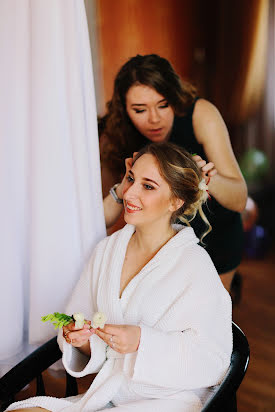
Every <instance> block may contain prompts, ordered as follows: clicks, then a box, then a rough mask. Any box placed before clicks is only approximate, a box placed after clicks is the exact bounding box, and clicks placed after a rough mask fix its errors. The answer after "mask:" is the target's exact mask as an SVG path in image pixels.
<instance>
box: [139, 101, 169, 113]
mask: <svg viewBox="0 0 275 412" xmlns="http://www.w3.org/2000/svg"><path fill="white" fill-rule="evenodd" d="M167 107H169V104H168V103H165V104H162V105H161V106H158V109H166V108H167ZM134 111H135V113H143V112H145V111H146V109H134Z"/></svg>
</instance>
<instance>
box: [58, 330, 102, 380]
mask: <svg viewBox="0 0 275 412" xmlns="http://www.w3.org/2000/svg"><path fill="white" fill-rule="evenodd" d="M89 341H90V348H91V357H89V358H88V357H87V356H86V355H84V354H83V353H82V352H81V351H80V350H79V349H78V348H74V347H73V346H72V345H70V344H69V343H67V342H66V341H65V340H64V342H63V356H62V362H63V365H64V368H65V369H66V371H67V372H68V373H69V374H70V375H71V376H74V377H76V378H81V377H82V376H86V375H89V374H91V373H96V372H98V371H99V370H100V369H101V368H102V366H103V364H104V362H105V361H106V347H107V345H106V343H105V342H104V341H103V340H102V339H100V338H99V337H98V336H97V335H96V334H93V335H92V336H91V337H90V339H89Z"/></svg>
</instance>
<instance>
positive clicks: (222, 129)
mask: <svg viewBox="0 0 275 412" xmlns="http://www.w3.org/2000/svg"><path fill="white" fill-rule="evenodd" d="M192 121H193V128H194V132H195V135H196V138H197V140H198V142H199V143H200V144H203V143H204V142H205V141H206V140H208V139H209V136H211V135H212V136H214V137H215V136H216V135H219V136H221V135H224V134H226V135H227V134H228V132H227V128H226V125H225V123H224V120H223V118H222V116H221V114H220V112H219V110H218V109H217V107H216V106H215V105H214V104H213V103H211V102H209V101H208V100H205V99H202V98H200V99H198V100H197V102H196V104H195V108H194V112H193V119H192Z"/></svg>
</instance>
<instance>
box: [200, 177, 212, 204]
mask: <svg viewBox="0 0 275 412" xmlns="http://www.w3.org/2000/svg"><path fill="white" fill-rule="evenodd" d="M209 182H210V177H209V178H208V181H207V183H206V181H205V179H204V178H202V179H201V181H200V183H199V186H198V188H199V189H200V190H203V191H204V192H207V194H208V198H209V199H211V196H210V195H209V189H208V183H209Z"/></svg>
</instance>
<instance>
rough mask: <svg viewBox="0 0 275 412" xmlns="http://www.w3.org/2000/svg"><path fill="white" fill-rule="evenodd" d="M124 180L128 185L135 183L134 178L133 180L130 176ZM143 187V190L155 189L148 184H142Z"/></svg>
mask: <svg viewBox="0 0 275 412" xmlns="http://www.w3.org/2000/svg"><path fill="white" fill-rule="evenodd" d="M126 180H127V181H128V182H129V183H134V181H135V180H134V178H133V177H132V176H130V175H128V176H127V178H126ZM143 187H144V189H145V190H154V189H155V188H154V186H152V185H150V184H148V183H144V184H143Z"/></svg>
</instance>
